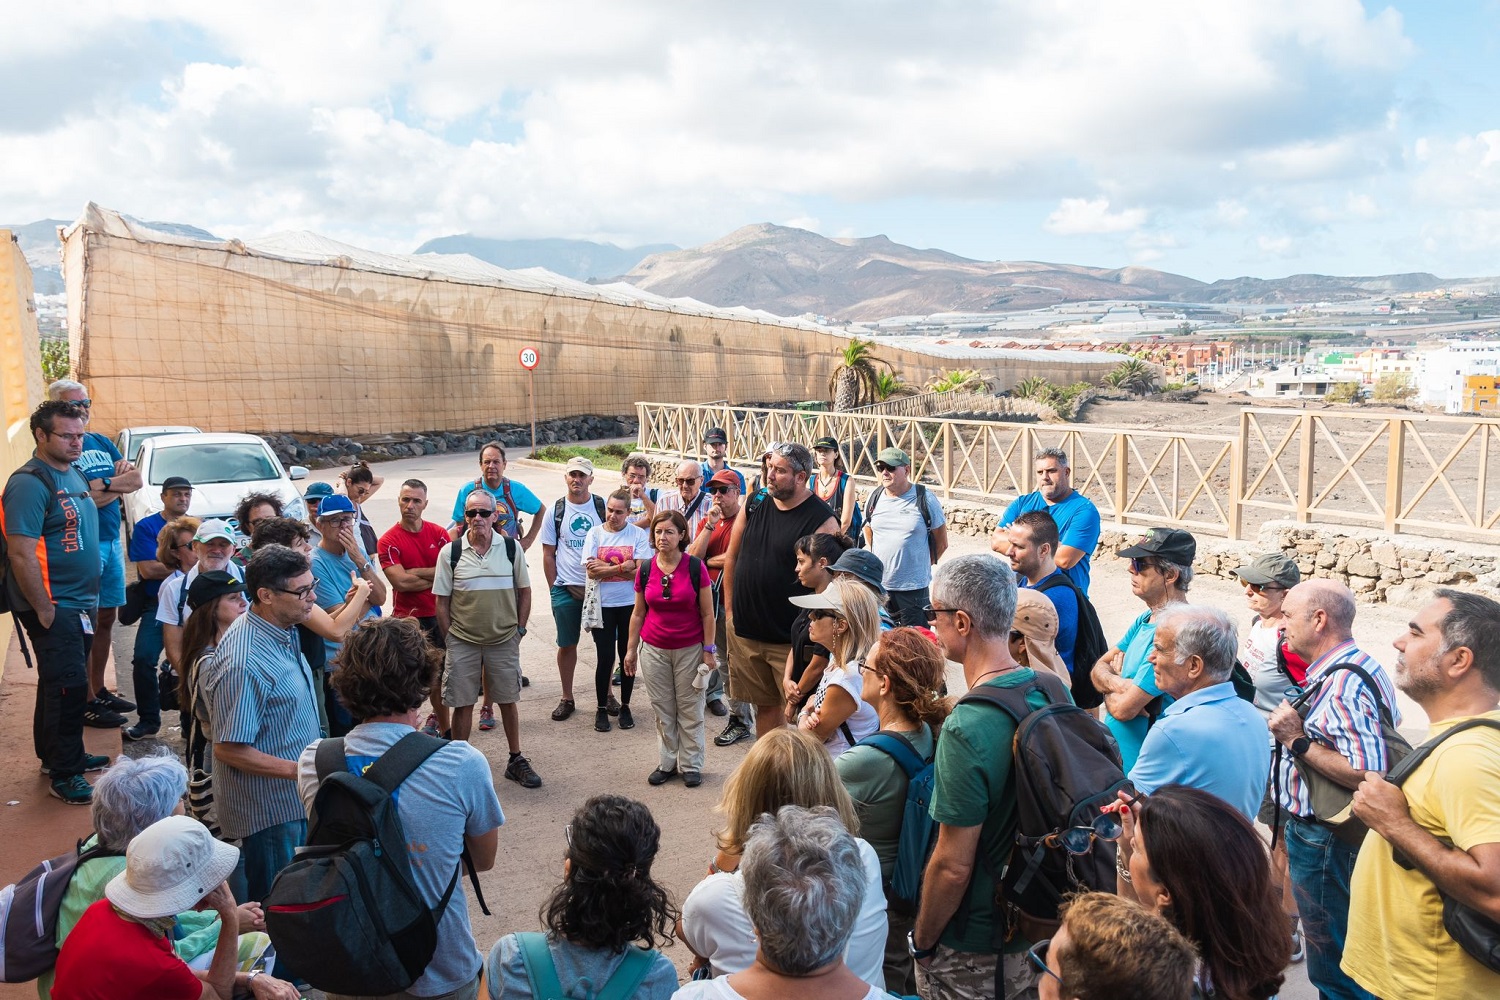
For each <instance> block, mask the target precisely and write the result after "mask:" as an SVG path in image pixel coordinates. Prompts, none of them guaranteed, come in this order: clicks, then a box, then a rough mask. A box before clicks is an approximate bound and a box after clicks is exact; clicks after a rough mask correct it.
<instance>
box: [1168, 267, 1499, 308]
mask: <svg viewBox="0 0 1500 1000" xmlns="http://www.w3.org/2000/svg"><path fill="white" fill-rule="evenodd" d="M1457 280H1458V281H1459V282H1460V283H1467V282H1468V281H1470V280H1472V279H1457ZM1453 283H1454V282H1453V281H1450V280H1446V279H1443V278H1439V277H1438V276H1437V275H1435V274H1427V273H1425V272H1422V273H1415V274H1382V275H1378V276H1375V277H1369V278H1341V277H1337V276H1334V275H1327V274H1293V275H1289V276H1287V277H1285V278H1275V279H1270V280H1268V279H1265V278H1226V279H1223V280H1220V281H1215V282H1214V283H1213V284H1211V285H1208V286H1206V287H1204V288H1200V289H1197V290H1195V291H1193V292H1190V293H1189V295H1188V298H1187V301H1189V302H1257V303H1283V302H1321V301H1325V300H1335V299H1365V298H1369V297H1370V296H1372V295H1402V294H1405V293H1407V292H1430V291H1432V290H1434V289H1437V288H1446V287H1448V286H1450V285H1452V284H1453Z"/></svg>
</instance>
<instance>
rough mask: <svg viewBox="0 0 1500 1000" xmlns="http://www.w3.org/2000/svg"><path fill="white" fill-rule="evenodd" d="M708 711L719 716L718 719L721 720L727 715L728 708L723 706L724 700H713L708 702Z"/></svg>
mask: <svg viewBox="0 0 1500 1000" xmlns="http://www.w3.org/2000/svg"><path fill="white" fill-rule="evenodd" d="M708 710H709V711H710V712H712V713H713V714H715V715H717V716H719V717H720V718H723V717H724V716H726V715H728V714H729V706H727V705H725V704H724V699H722V698H715V699H714V700H713V701H711V702H709V703H708Z"/></svg>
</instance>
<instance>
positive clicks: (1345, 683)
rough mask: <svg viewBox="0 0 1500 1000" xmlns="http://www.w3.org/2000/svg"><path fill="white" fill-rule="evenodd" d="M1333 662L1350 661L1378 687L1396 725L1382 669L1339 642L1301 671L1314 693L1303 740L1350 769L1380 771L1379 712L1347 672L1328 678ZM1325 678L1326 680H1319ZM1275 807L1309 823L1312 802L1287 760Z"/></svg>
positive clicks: (1381, 738)
mask: <svg viewBox="0 0 1500 1000" xmlns="http://www.w3.org/2000/svg"><path fill="white" fill-rule="evenodd" d="M1339 663H1353V664H1354V665H1356V666H1358V667H1361V668H1363V669H1364V671H1365V672H1366V673H1367V674H1369V675H1370V676H1371V677H1372V678H1374V680H1375V684H1376V686H1377V687H1379V688H1380V700H1381V703H1382V704H1384V705H1385V707H1386V710H1387V711H1389V712H1390V713H1391V719H1392V721H1394V722H1395V723H1396V724H1397V725H1400V723H1401V710H1400V709H1399V708H1398V707H1397V706H1396V689H1395V688H1394V687H1392V685H1391V679H1390V677H1389V676H1387V674H1386V672H1385V668H1384V667H1382V666H1381V665H1380V662H1379V661H1378V660H1376V659H1375V658H1374V657H1373V656H1371V655H1370V654H1368V653H1366V652H1364V651H1362V650H1361V649H1360V648H1359V647H1358V646H1356V645H1355V644H1354V640H1353V639H1348V640H1345V641H1344V642H1343V643H1340V644H1339V645H1338V646H1335V647H1334V648H1333V649H1331V650H1329V651H1328V652H1327V653H1324V654H1323V655H1322V656H1320V657H1318V658H1317V659H1316V660H1314V661H1313V662H1312V663H1311V664H1309V665H1308V667H1307V682H1306V684H1305V685H1304V687H1306V688H1308V689H1312V688H1314V687H1316V688H1317V693H1316V694H1315V695H1313V697H1312V700H1311V701H1310V702H1309V703H1308V706H1307V717H1306V718H1305V719H1304V720H1303V722H1302V728H1303V729H1304V730H1305V731H1306V733H1307V736H1308V738H1309V739H1311V740H1313V741H1314V742H1316V743H1321V744H1323V745H1324V746H1326V747H1330V748H1332V749H1334V750H1337V751H1338V752H1339V754H1340V755H1341V756H1342V757H1343V758H1344V759H1345V760H1347V761H1348V762H1349V765H1350V766H1351V767H1353V768H1354V770H1356V771H1382V772H1383V771H1385V770H1386V766H1387V762H1386V754H1385V737H1384V736H1382V735H1381V729H1380V712H1379V710H1378V709H1377V708H1376V706H1375V698H1374V696H1373V695H1371V693H1370V689H1369V688H1368V687H1367V686H1366V685H1365V682H1364V681H1363V680H1362V679H1361V678H1360V676H1359V675H1358V674H1356V673H1355V672H1354V671H1352V670H1338V671H1334V672H1333V673H1332V674H1329V668H1330V667H1332V666H1334V665H1335V664H1339ZM1324 677H1327V678H1328V679H1327V681H1324V682H1323V683H1321V684H1320V683H1319V682H1320V681H1323V678H1324ZM1276 794H1277V797H1278V798H1279V799H1280V800H1281V808H1283V809H1285V810H1287V811H1288V812H1290V813H1291V814H1292V815H1293V816H1297V817H1300V818H1302V819H1312V818H1313V810H1312V800H1311V799H1310V798H1309V797H1308V793H1307V786H1306V785H1305V784H1304V783H1303V781H1302V775H1301V774H1299V773H1298V772H1297V768H1296V767H1294V766H1292V765H1291V764H1290V763H1289V762H1284V763H1283V764H1282V767H1281V781H1280V786H1279V787H1278V788H1277V790H1276Z"/></svg>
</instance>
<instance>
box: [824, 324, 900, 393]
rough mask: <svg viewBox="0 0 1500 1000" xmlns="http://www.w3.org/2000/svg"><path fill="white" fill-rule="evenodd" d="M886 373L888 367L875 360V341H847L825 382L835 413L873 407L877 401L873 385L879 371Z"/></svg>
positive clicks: (875, 388) (878, 375)
mask: <svg viewBox="0 0 1500 1000" xmlns="http://www.w3.org/2000/svg"><path fill="white" fill-rule="evenodd" d="M881 366H884V367H885V368H886V369H887V370H889V369H890V367H891V366H890V364H888V363H887V362H885V361H882V360H881V359H880V358H877V357H876V356H875V341H873V340H860V339H859V338H858V337H855V338H854V339H853V340H851V341H849V345H848V346H847V347H845V348H844V350H843V352H842V353H841V355H840V357H839V366H838V367H837V368H835V369H834V370H833V374H832V375H831V376H829V378H828V395H829V397H830V398H832V400H833V408H834V409H835V410H852V409H854V408H855V407H856V406H863V405H864V404H866V403H873V402H875V401H876V400H877V399H879V398H880V396H879V394H878V390H877V384H878V381H879V378H880V374H881V373H880V367H881Z"/></svg>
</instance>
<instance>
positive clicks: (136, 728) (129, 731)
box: [122, 722, 157, 742]
mask: <svg viewBox="0 0 1500 1000" xmlns="http://www.w3.org/2000/svg"><path fill="white" fill-rule="evenodd" d="M156 733H157V730H155V729H147V728H146V727H145V726H143V725H141V724H140V723H139V722H137V723H136V724H135V725H133V726H126V727H125V732H124V733H123V734H122V735H124V737H125V738H126V739H127V740H130V741H132V742H134V741H136V740H148V739H150V738H151V737H153V736H155V735H156Z"/></svg>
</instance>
